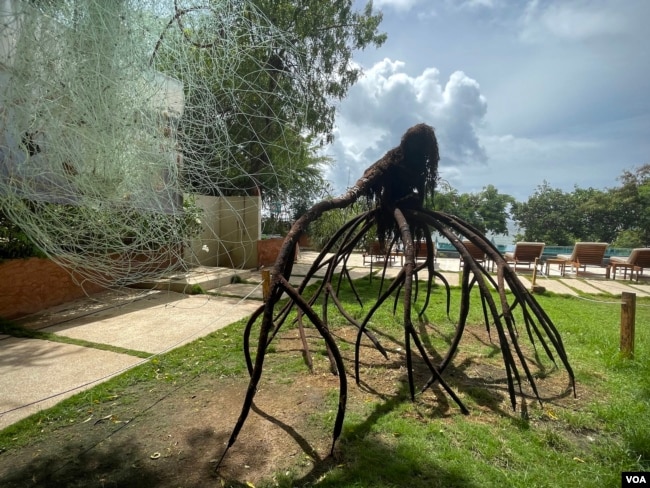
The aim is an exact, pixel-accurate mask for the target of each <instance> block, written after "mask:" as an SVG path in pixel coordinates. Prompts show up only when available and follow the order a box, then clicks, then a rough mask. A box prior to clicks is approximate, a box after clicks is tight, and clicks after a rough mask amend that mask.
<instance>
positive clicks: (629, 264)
mask: <svg viewBox="0 0 650 488" xmlns="http://www.w3.org/2000/svg"><path fill="white" fill-rule="evenodd" d="M609 264H610V266H611V268H612V278H613V279H616V270H617V269H618V268H623V279H627V270H628V269H629V270H630V279H632V278H633V277H634V272H635V271H636V281H639V275H641V274H643V269H644V268H650V247H639V248H636V249H632V253H631V254H630V255H629V256H628V257H626V258H624V257H619V256H612V257H611V258H609Z"/></svg>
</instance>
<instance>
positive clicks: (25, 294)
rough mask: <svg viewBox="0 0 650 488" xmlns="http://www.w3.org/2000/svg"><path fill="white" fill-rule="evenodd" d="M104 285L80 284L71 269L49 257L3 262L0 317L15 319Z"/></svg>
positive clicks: (0, 278) (0, 277) (0, 282)
mask: <svg viewBox="0 0 650 488" xmlns="http://www.w3.org/2000/svg"><path fill="white" fill-rule="evenodd" d="M101 289H102V288H101V287H100V286H99V285H95V284H86V285H85V286H84V288H81V287H80V286H79V285H77V284H76V283H75V282H74V280H73V279H72V276H70V273H69V272H68V271H66V270H65V269H63V268H61V267H60V266H59V265H57V264H55V263H53V262H52V261H50V260H49V259H42V258H29V259H12V260H9V261H4V262H2V263H0V317H3V318H5V319H14V318H18V317H22V316H24V315H29V314H31V313H35V312H39V311H41V310H44V309H46V308H48V307H52V306H54V305H60V304H61V303H65V302H68V301H70V300H74V299H76V298H80V297H82V296H85V295H86V294H88V293H96V292H98V291H100V290H101Z"/></svg>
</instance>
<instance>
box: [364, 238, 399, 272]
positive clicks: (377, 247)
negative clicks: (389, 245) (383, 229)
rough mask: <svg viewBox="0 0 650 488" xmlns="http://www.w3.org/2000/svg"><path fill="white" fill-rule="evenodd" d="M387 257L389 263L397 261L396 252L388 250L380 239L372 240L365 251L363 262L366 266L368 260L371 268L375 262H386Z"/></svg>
mask: <svg viewBox="0 0 650 488" xmlns="http://www.w3.org/2000/svg"><path fill="white" fill-rule="evenodd" d="M387 259H388V265H389V266H391V265H392V264H393V263H394V262H395V253H392V252H390V253H389V252H386V247H385V246H383V245H381V244H380V242H379V241H373V242H371V243H370V245H369V246H368V251H367V252H365V253H363V264H364V266H365V265H366V260H367V262H368V263H369V264H370V268H371V269H372V264H373V263H376V262H386V260H387Z"/></svg>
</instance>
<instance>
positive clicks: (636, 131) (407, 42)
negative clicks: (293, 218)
mask: <svg viewBox="0 0 650 488" xmlns="http://www.w3.org/2000/svg"><path fill="white" fill-rule="evenodd" d="M355 4H356V5H357V8H358V9H361V8H362V7H363V5H364V4H365V2H361V1H359V2H356V3H355ZM374 5H375V9H378V10H381V11H382V12H383V14H384V20H383V22H382V24H381V26H380V30H381V31H383V32H386V33H387V34H388V40H387V41H386V43H385V44H384V45H383V46H382V47H380V48H379V49H376V48H371V49H367V50H365V51H362V52H357V53H356V54H355V62H357V63H358V64H360V65H361V66H362V67H363V69H364V72H365V74H364V76H363V78H362V79H361V80H360V81H359V82H358V83H357V84H356V85H355V86H354V87H353V88H352V89H351V90H350V92H349V94H348V97H347V98H346V99H345V100H343V101H342V102H340V104H339V107H338V113H337V122H336V131H335V142H334V144H333V145H332V146H331V147H330V148H329V149H328V151H327V153H328V155H329V156H330V157H332V159H333V160H334V165H333V166H332V167H331V168H330V169H329V170H328V176H329V178H330V180H331V181H332V183H333V185H334V188H335V190H336V193H341V192H342V191H344V190H345V188H346V187H347V186H349V185H352V184H354V182H355V181H356V180H357V178H358V177H359V176H361V174H362V172H363V170H364V169H365V168H366V167H367V166H369V165H370V164H372V163H373V162H375V161H376V160H377V159H379V158H380V157H381V156H382V155H383V154H384V153H385V152H386V151H387V150H388V149H391V148H392V147H394V146H396V145H397V144H398V143H399V139H400V137H401V135H402V134H403V133H404V131H405V130H406V129H407V128H408V127H410V126H411V125H414V124H416V123H418V122H425V123H428V124H430V125H432V126H433V127H434V128H435V129H436V133H437V135H438V142H439V145H440V153H441V161H440V175H441V177H442V178H443V179H446V180H447V181H449V183H451V185H452V186H453V187H454V188H456V189H458V190H459V191H461V192H477V191H480V190H481V189H482V188H483V187H484V186H486V185H488V184H492V185H495V186H496V187H497V188H498V189H499V191H500V192H501V193H508V194H510V195H512V196H514V197H515V198H516V199H517V200H520V201H525V200H526V199H527V198H528V197H529V196H530V195H532V193H533V192H534V191H535V188H536V187H537V186H538V185H540V184H542V182H543V181H544V180H546V181H548V182H549V183H550V185H551V186H552V187H554V188H561V189H563V190H565V191H572V190H573V188H574V186H575V185H577V186H579V187H581V188H588V187H593V188H600V189H604V188H611V187H615V186H617V185H618V181H617V178H618V177H619V176H620V174H621V173H622V171H623V170H626V169H627V170H633V169H635V168H637V167H639V166H641V165H642V164H645V163H649V162H650V28H648V26H647V21H648V19H650V1H647V0H622V1H621V0H590V1H586V0H557V1H551V0H548V1H544V0H531V1H524V0H521V1H520V0H437V1H431V0H375V2H374Z"/></svg>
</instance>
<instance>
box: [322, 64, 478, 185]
mask: <svg viewBox="0 0 650 488" xmlns="http://www.w3.org/2000/svg"><path fill="white" fill-rule="evenodd" d="M486 113H487V102H486V100H485V97H484V96H483V95H482V94H481V90H480V86H479V84H478V83H477V82H476V80H473V79H472V78H470V77H468V76H467V75H466V74H464V73H463V72H461V71H457V72H455V73H453V74H452V75H451V76H450V77H449V79H448V80H447V82H446V83H444V84H443V83H442V82H441V80H440V73H439V72H438V70H437V69H435V68H427V69H425V70H424V71H422V73H420V74H418V75H416V76H412V75H410V74H408V73H407V72H406V66H405V64H404V63H403V62H401V61H393V60H390V59H384V60H383V61H380V62H378V63H376V64H375V65H374V66H372V67H371V68H370V69H368V70H367V71H366V73H365V75H364V76H363V77H362V79H361V80H360V81H359V82H358V83H357V84H356V85H355V86H354V87H353V88H352V90H351V91H350V93H349V96H348V98H347V99H346V100H344V101H343V102H342V103H341V106H340V110H339V114H338V116H337V130H336V132H335V142H334V145H333V146H332V148H331V149H330V151H329V153H330V155H331V156H332V157H333V158H334V160H335V161H336V162H337V165H336V166H335V167H334V168H332V170H331V172H330V175H329V176H330V179H331V180H332V181H333V182H334V183H335V187H336V188H337V189H338V190H342V189H343V188H344V187H346V186H348V185H350V184H353V183H354V182H355V181H356V178H358V177H359V176H360V175H361V173H362V172H363V170H364V169H365V168H366V167H367V166H369V165H371V164H372V163H374V162H375V161H376V160H377V159H379V158H380V157H381V156H383V154H384V153H385V152H386V151H388V150H389V149H391V148H393V147H395V146H396V145H397V144H398V143H399V140H400V138H401V136H402V134H403V133H404V132H405V131H406V129H408V128H409V127H411V126H412V125H415V124H417V123H420V122H424V123H427V124H430V125H432V126H433V127H434V128H435V130H436V134H437V136H438V142H439V144H440V147H441V159H442V161H441V164H445V165H468V164H477V163H478V164H482V163H485V162H486V161H487V155H486V152H485V149H484V148H483V146H482V145H481V143H480V141H479V138H478V135H477V129H478V128H479V127H480V126H481V125H482V123H483V119H484V117H485V115H486Z"/></svg>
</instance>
